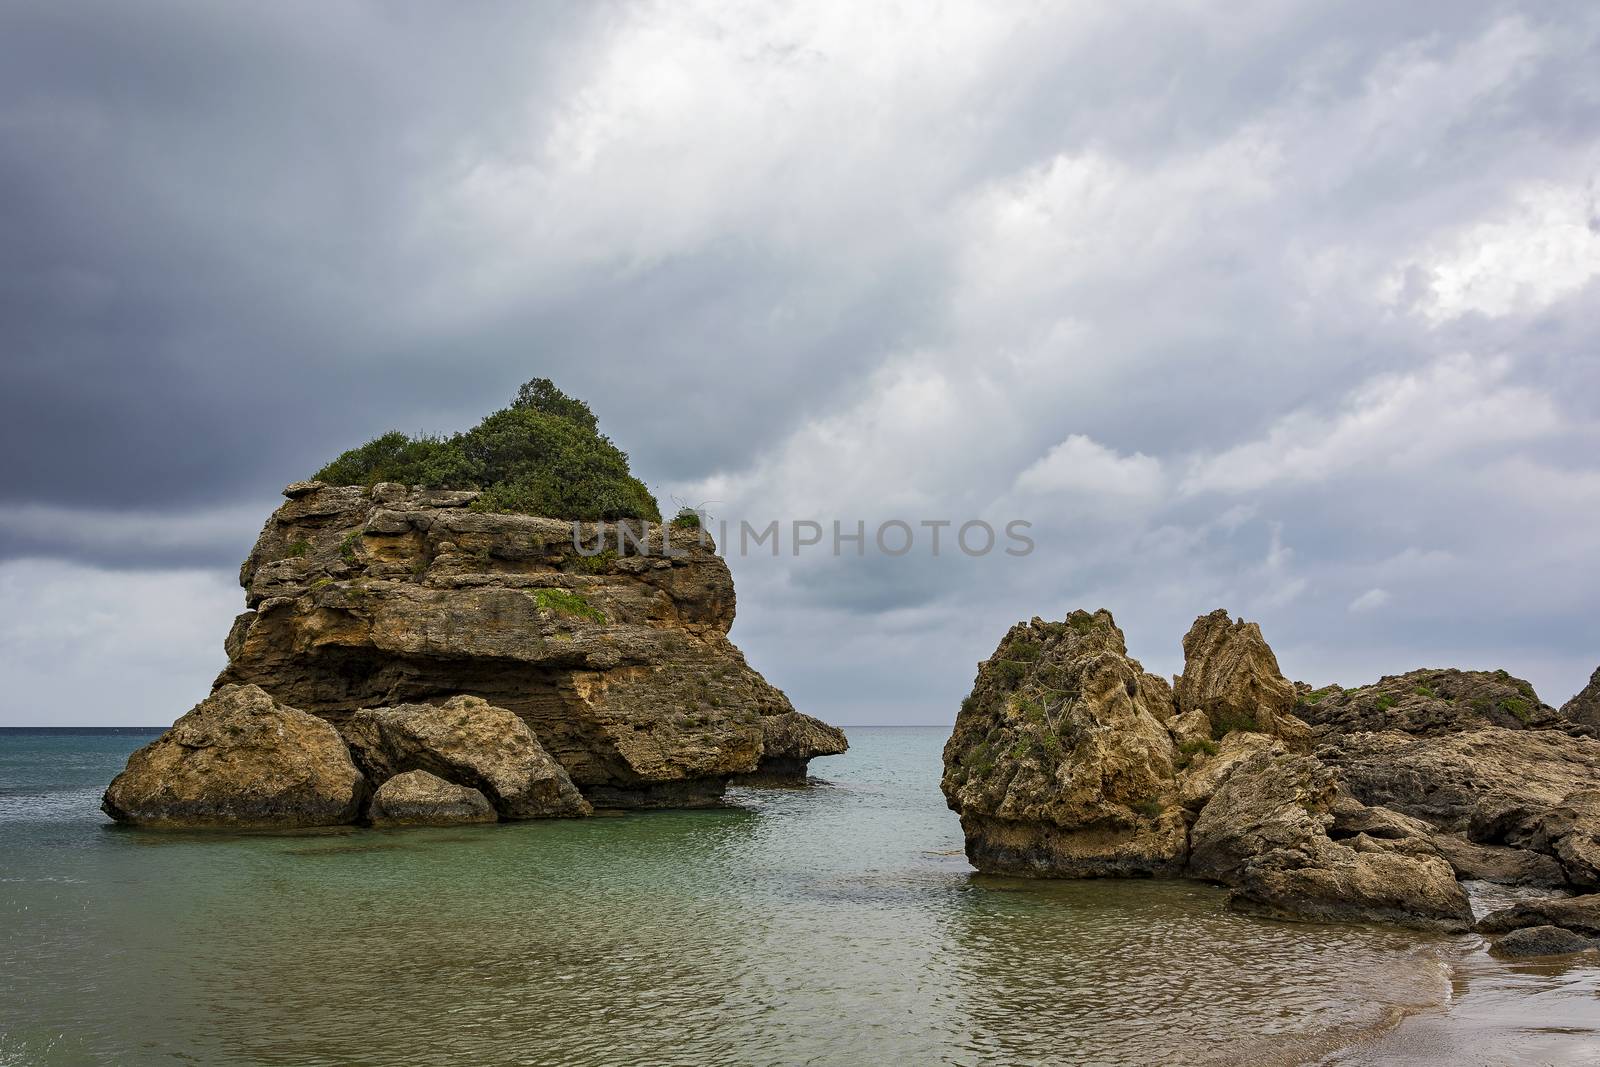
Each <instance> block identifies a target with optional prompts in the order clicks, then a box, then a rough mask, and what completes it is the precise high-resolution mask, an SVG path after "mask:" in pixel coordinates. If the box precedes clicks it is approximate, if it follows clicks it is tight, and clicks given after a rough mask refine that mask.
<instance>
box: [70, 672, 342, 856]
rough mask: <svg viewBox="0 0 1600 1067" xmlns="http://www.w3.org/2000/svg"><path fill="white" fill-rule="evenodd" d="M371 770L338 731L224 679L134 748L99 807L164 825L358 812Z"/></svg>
mask: <svg viewBox="0 0 1600 1067" xmlns="http://www.w3.org/2000/svg"><path fill="white" fill-rule="evenodd" d="M365 796H366V780H365V779H364V778H363V777H362V775H361V773H360V772H359V771H358V770H357V769H356V767H355V765H354V764H353V763H352V762H351V760H350V753H349V752H348V751H347V750H346V748H345V744H344V742H343V741H342V740H341V739H340V737H339V734H338V731H336V730H335V729H334V728H333V727H332V726H331V725H329V724H328V723H327V722H326V721H324V720H323V719H320V718H318V717H317V716H315V715H308V714H306V713H305V712H303V711H298V710H296V709H294V708H290V707H287V706H285V705H283V704H281V703H279V702H278V701H275V700H274V699H273V698H272V697H271V696H269V695H268V694H267V693H265V692H263V691H262V690H261V689H259V688H257V687H256V686H253V685H225V686H223V687H222V688H220V689H218V690H217V691H216V692H214V693H212V694H211V695H210V696H209V697H207V698H206V699H205V700H203V701H201V702H200V703H199V704H197V705H195V707H194V709H193V710H192V711H190V712H189V713H188V714H186V715H184V716H183V717H182V718H180V719H179V720H178V721H177V722H175V723H173V724H172V728H171V729H169V730H168V731H167V732H166V733H164V734H162V735H161V736H160V737H159V738H157V739H156V740H155V741H152V742H151V743H150V744H148V745H146V746H144V747H143V748H141V749H139V750H138V751H137V752H135V753H134V754H133V755H131V756H129V757H128V765H127V768H126V769H125V770H124V771H123V772H122V773H121V774H119V775H117V776H116V778H114V779H113V780H112V782H111V785H110V787H109V788H107V789H106V792H105V798H104V800H102V802H101V805H100V807H101V810H103V811H104V812H105V813H106V814H107V815H110V816H111V817H112V818H113V819H115V820H117V821H118V822H122V823H130V824H132V825H135V826H147V827H157V828H163V829H186V828H207V827H218V828H223V827H225V828H231V829H292V828H297V827H308V826H332V825H338V824H341V823H348V822H354V821H355V819H356V818H357V817H358V816H359V815H360V813H361V802H362V801H363V800H364V799H365Z"/></svg>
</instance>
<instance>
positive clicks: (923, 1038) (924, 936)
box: [0, 729, 1592, 1065]
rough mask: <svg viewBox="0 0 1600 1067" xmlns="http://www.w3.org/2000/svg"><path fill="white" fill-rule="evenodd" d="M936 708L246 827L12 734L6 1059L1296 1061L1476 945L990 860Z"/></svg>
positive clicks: (123, 751) (4, 781) (86, 737)
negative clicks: (974, 856) (211, 820)
mask: <svg viewBox="0 0 1600 1067" xmlns="http://www.w3.org/2000/svg"><path fill="white" fill-rule="evenodd" d="M946 732H947V731H945V730H943V729H877V730H872V729H859V730H853V731H851V734H850V740H851V744H852V749H851V751H850V752H849V753H848V754H846V755H844V756H840V757H836V758H832V759H828V760H819V761H817V762H816V763H815V764H814V765H813V771H814V773H816V774H818V775H820V776H822V777H824V778H826V779H827V780H828V784H825V785H819V786H815V787H813V788H810V789H806V790H772V791H755V790H749V791H745V790H740V791H735V792H734V793H732V794H731V799H732V800H733V802H734V805H735V806H733V807H730V808H728V809H726V810H718V811H699V812H656V813H645V814H632V815H626V816H618V817H609V818H595V819H591V820H582V821H552V822H534V823H520V824H505V825H499V826H489V827H476V828H471V829H460V830H410V831H393V832H379V831H371V830H367V831H357V830H348V831H346V830H338V831H327V832H320V833H305V834H294V835H254V836H251V835H216V834H212V835H196V834H178V835H174V834H154V833H147V832H139V831H130V830H126V829H122V828H116V827H112V826H111V825H110V824H109V823H108V821H107V820H106V819H105V818H104V817H103V816H102V815H100V814H99V812H98V810H97V805H98V801H99V793H100V791H101V790H102V789H103V788H104V786H105V783H106V782H107V781H109V779H110V777H111V776H112V774H114V773H115V772H116V771H117V770H118V769H120V767H121V765H122V762H123V760H124V759H125V758H126V755H127V753H128V752H129V751H131V750H132V749H133V748H135V747H137V746H138V745H139V744H142V743H143V742H144V741H146V740H148V739H149V737H150V736H152V735H150V734H142V735H134V734H128V733H123V734H68V735H61V734H37V733H33V734H19V733H6V732H0V1064H13V1063H17V1064H22V1063H27V1064H34V1063H40V1064H69V1063H70V1064H78V1063H116V1064H136V1063H205V1064H234V1063H253V1064H296V1065H301V1064H335V1063H367V1062H370V1063H384V1062H407V1063H413V1064H430V1063H452V1062H470V1063H563V1064H614V1063H628V1062H648V1063H659V1064H680V1063H681V1064H705V1063H738V1064H779V1063H783V1064H789V1063H805V1064H852V1065H854V1064H861V1063H867V1062H874V1061H884V1062H907V1063H941V1062H942V1063H961V1064H979V1063H1047V1062H1073V1063H1094V1062H1104V1063H1111V1062H1131V1061H1140V1062H1210V1061H1215V1062H1253V1063H1254V1062H1270V1061H1272V1060H1273V1059H1279V1060H1283V1061H1287V1062H1294V1061H1297V1060H1304V1059H1309V1058H1315V1055H1314V1053H1315V1052H1316V1050H1319V1049H1320V1050H1322V1051H1323V1052H1325V1051H1326V1050H1327V1049H1328V1048H1329V1047H1333V1046H1336V1045H1338V1044H1340V1043H1348V1040H1349V1038H1350V1037H1351V1036H1352V1035H1354V1034H1356V1033H1358V1032H1360V1031H1362V1030H1366V1029H1370V1028H1372V1027H1373V1026H1375V1025H1377V1024H1379V1023H1383V1022H1386V1021H1392V1019H1393V1017H1394V1009H1395V1007H1396V1006H1400V1005H1411V1006H1418V1005H1429V1004H1437V1003H1442V1002H1444V1001H1445V1000H1446V999H1447V998H1449V997H1450V996H1451V990H1452V986H1451V985H1450V983H1449V981H1448V980H1447V973H1446V971H1445V969H1444V966H1443V963H1442V962H1441V961H1443V960H1454V959H1457V958H1462V959H1481V958H1482V957H1481V952H1476V950H1475V949H1474V947H1473V945H1474V944H1475V942H1474V940H1473V939H1466V940H1463V939H1446V938H1432V937H1427V936H1419V935H1415V934H1410V933H1405V932H1398V931H1393V930H1386V929H1380V928H1365V927H1350V926H1345V927H1337V926H1317V925H1309V924H1291V923H1274V922H1266V921H1261V920H1255V919H1250V918H1246V917H1242V916H1237V915H1233V914H1231V913H1229V912H1227V911H1226V910H1224V908H1223V894H1222V892H1221V891H1219V890H1215V889H1212V888H1209V887H1206V886H1200V885H1191V884H1186V883H1152V882H1076V883H1069V882H1035V881H1026V880H1016V879H1000V878H988V877H984V876H980V875H977V874H975V873H974V872H973V871H972V869H971V868H970V867H969V866H968V865H967V864H966V862H965V860H964V859H963V858H962V855H961V838H960V830H959V827H958V826H957V824H956V821H955V818H954V816H952V815H951V814H950V813H949V812H948V811H947V810H946V809H945V807H944V804H943V800H942V798H941V797H940V795H939V791H938V772H939V751H940V747H941V745H942V743H943V740H944V736H945V733H946ZM1475 952H1476V954H1475V955H1474V953H1475ZM1591 987H1592V981H1591ZM1409 1021H1410V1020H1408V1022H1409Z"/></svg>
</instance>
